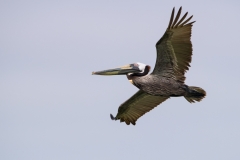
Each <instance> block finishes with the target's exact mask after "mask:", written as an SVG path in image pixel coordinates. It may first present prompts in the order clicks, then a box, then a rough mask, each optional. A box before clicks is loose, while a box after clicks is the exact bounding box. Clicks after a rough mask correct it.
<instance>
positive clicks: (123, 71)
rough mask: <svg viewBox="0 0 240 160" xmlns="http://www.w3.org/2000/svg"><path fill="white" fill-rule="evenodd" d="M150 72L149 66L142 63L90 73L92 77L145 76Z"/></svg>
mask: <svg viewBox="0 0 240 160" xmlns="http://www.w3.org/2000/svg"><path fill="white" fill-rule="evenodd" d="M149 70H150V66H149V65H146V64H143V63H139V62H137V63H132V64H128V65H124V66H121V67H117V68H114V69H108V70H103V71H97V72H92V74H93V75H132V76H133V75H136V76H143V75H146V74H147V73H148V72H149Z"/></svg>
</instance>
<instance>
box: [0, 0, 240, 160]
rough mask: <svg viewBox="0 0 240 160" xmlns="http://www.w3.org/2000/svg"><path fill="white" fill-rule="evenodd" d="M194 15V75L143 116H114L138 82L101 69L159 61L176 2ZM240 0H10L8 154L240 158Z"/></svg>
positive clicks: (5, 20)
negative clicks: (201, 95)
mask: <svg viewBox="0 0 240 160" xmlns="http://www.w3.org/2000/svg"><path fill="white" fill-rule="evenodd" d="M180 6H182V7H183V10H182V11H183V12H184V13H185V12H189V15H194V16H193V20H195V21H196V23H194V25H193V30H192V43H193V57H192V63H191V68H190V70H189V71H188V72H187V74H186V77H187V79H186V84H188V85H194V86H199V87H202V88H204V89H205V90H206V91H207V97H206V98H205V99H203V101H201V102H200V103H194V104H190V103H188V102H187V101H186V100H185V99H184V98H183V97H180V98H171V99H169V100H167V101H166V102H164V103H162V104H161V105H159V106H158V107H157V108H155V109H154V110H152V111H151V112H149V113H147V114H145V115H144V116H143V117H141V118H140V119H139V120H138V121H137V123H136V126H133V125H129V126H128V125H126V124H125V123H120V122H119V121H112V120H111V119H110V116H109V114H110V113H112V114H113V115H116V113H117V110H118V107H119V105H120V104H121V103H123V102H124V101H125V100H127V99H128V98H129V97H131V96H132V95H133V94H134V93H135V92H136V91H137V90H138V89H137V88H136V87H134V86H133V85H132V84H130V83H129V82H128V80H127V78H126V76H111V77H109V76H108V77H104V76H92V75H91V72H92V71H97V70H104V69H109V68H113V67H117V66H121V65H125V64H129V63H133V62H142V63H145V64H148V65H150V66H152V68H153V67H154V65H155V59H156V50H155V43H156V42H157V41H158V40H159V39H160V38H161V36H162V35H163V33H164V31H165V30H166V27H167V25H168V22H169V18H170V15H171V11H172V8H173V7H176V10H178V8H179V7H180ZM239 20H240V1H238V0H232V1H231V0H230V1H227V0H226V1H223V0H222V1H207V0H203V1H198V2H196V1H192V0H191V1H190V0H189V1H187V0H184V1H179V0H170V1H160V0H152V1H150V0H148V1H139V0H138V1H137V0H132V1H129V0H118V1H116V0H114V1H107V0H101V1H100V0H88V1H83V0H76V1H73V0H68V1H64V0H61V1H46V0H43V1H30V0H28V1H27V0H26V1H24V0H23V1H21V0H20V1H16V0H13V1H1V2H0V159H1V160H66V159H70V160H82V159H84V160H87V159H90V160H99V159H102V160H112V159H114V160H123V159H129V160H134V159H138V160H146V159H149V160H150V159H151V160H159V159H161V160H203V159H204V160H226V159H227V160H236V159H240V105H239V99H240V97H239V96H240V84H239V82H240V63H239V59H240V43H239V42H240V41H239V37H240V31H239V28H240V21H239Z"/></svg>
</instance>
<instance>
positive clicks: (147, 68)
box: [127, 65, 150, 80]
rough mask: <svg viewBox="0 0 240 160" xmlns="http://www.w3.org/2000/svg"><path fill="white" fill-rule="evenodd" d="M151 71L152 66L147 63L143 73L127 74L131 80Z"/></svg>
mask: <svg viewBox="0 0 240 160" xmlns="http://www.w3.org/2000/svg"><path fill="white" fill-rule="evenodd" d="M149 71H150V66H148V65H147V66H146V67H145V69H144V71H143V72H142V73H133V74H131V75H127V78H128V79H129V80H131V79H133V77H142V76H145V75H147V74H148V72H149Z"/></svg>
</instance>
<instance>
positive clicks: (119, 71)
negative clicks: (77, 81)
mask: <svg viewBox="0 0 240 160" xmlns="http://www.w3.org/2000/svg"><path fill="white" fill-rule="evenodd" d="M174 11H175V8H173V10H172V14H171V18H170V21H169V24H168V27H167V29H166V31H165V33H164V35H163V36H162V38H160V40H159V41H158V42H157V43H156V49H157V59H156V64H155V68H154V69H153V72H152V73H151V74H148V73H149V71H150V68H151V67H150V66H149V65H146V64H143V63H139V62H137V63H133V64H129V65H125V66H122V67H119V68H115V69H108V70H103V71H97V72H92V74H93V75H126V76H127V78H128V80H129V81H130V82H131V83H132V84H133V85H135V86H136V87H137V88H139V91H138V92H137V93H135V94H134V95H133V96H132V97H131V98H129V99H128V100H127V101H126V102H124V103H123V104H121V105H120V106H119V108H118V113H117V115H116V116H115V117H114V116H113V115H112V114H110V117H111V119H112V120H120V122H125V123H126V124H127V125H129V124H130V123H131V124H133V125H135V124H136V121H137V119H138V118H140V117H141V116H142V115H144V114H145V113H146V112H149V111H150V110H152V109H153V108H154V107H156V106H158V105H159V104H160V103H162V102H164V101H165V100H167V99H168V98H170V97H180V96H183V97H184V98H185V99H186V100H187V101H188V102H190V103H193V102H195V101H197V102H199V101H201V100H202V99H203V98H204V97H205V96H206V92H205V91H204V90H203V89H202V88H200V87H195V86H188V85H186V84H185V83H184V81H185V78H186V77H185V76H184V74H185V72H186V71H187V70H188V69H189V67H190V63H191V59H192V58H191V57H192V43H191V40H190V38H191V29H192V25H193V23H194V22H195V21H193V22H189V21H190V20H191V18H192V16H190V17H189V18H186V17H187V14H188V12H187V13H185V14H184V15H183V16H182V17H181V18H180V15H181V11H182V7H180V9H179V10H178V13H177V15H176V16H174Z"/></svg>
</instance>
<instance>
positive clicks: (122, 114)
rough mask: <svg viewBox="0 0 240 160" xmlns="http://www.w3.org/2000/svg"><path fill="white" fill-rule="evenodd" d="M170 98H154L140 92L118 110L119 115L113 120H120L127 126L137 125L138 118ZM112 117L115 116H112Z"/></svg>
mask: <svg viewBox="0 0 240 160" xmlns="http://www.w3.org/2000/svg"><path fill="white" fill-rule="evenodd" d="M168 98H169V97H163V96H152V95H150V94H147V93H146V92H144V91H142V90H139V91H138V92H137V93H135V94H134V95H133V96H132V97H131V98H129V99H128V100H127V101H126V102H124V103H123V104H122V105H120V107H119V108H118V114H117V115H116V117H114V118H112V119H115V120H120V122H125V123H126V124H127V125H129V124H130V123H132V124H133V125H135V124H136V121H137V119H138V118H140V117H141V116H142V115H144V114H145V113H146V112H149V111H150V110H152V109H153V108H154V107H156V106H158V105H159V104H160V103H162V102H163V101H165V100H166V99H168ZM111 117H113V116H112V115H111Z"/></svg>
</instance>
